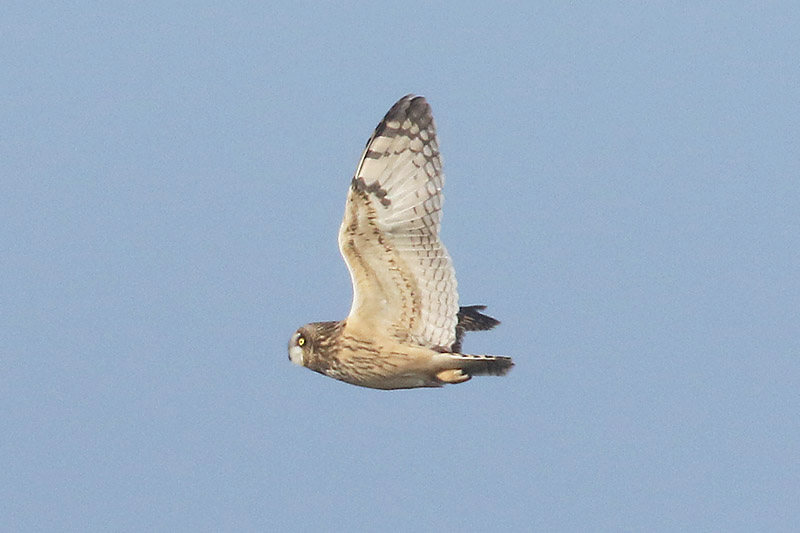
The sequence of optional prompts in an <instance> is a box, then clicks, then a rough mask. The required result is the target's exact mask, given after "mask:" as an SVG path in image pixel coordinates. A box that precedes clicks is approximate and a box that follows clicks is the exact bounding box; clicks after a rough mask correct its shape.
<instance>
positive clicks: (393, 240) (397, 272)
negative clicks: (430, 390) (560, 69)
mask: <svg viewBox="0 0 800 533" xmlns="http://www.w3.org/2000/svg"><path fill="white" fill-rule="evenodd" d="M443 184H444V175H443V174H442V162H441V157H440V156H439V148H438V143H437V140H436V128H435V126H434V123H433V116H432V115H431V108H430V106H429V105H428V102H427V101H425V98H423V97H421V96H414V95H408V96H404V97H403V98H401V99H400V100H399V101H398V102H397V103H396V104H395V105H394V106H392V108H391V109H390V110H389V112H388V113H387V114H386V116H385V117H384V118H383V120H382V121H381V122H380V124H378V127H377V128H376V129H375V132H374V133H373V134H372V137H370V139H369V141H367V146H366V148H365V150H364V153H363V155H362V156H361V161H360V162H359V164H358V168H357V169H356V173H355V176H354V177H353V180H352V182H351V184H350V190H349V191H348V194H347V202H346V205H345V212H344V220H343V221H342V225H341V228H340V229H339V249H340V251H341V253H342V256H343V257H344V260H345V262H346V263H347V268H348V269H349V271H350V277H351V279H352V282H353V305H352V307H351V309H350V314H349V315H348V316H347V318H346V319H344V320H341V321H338V322H312V323H310V324H306V325H305V326H303V327H301V328H300V329H298V330H297V331H296V332H295V334H294V335H293V336H292V338H291V340H290V341H289V359H290V360H291V361H292V362H293V363H296V364H298V365H300V366H305V367H307V368H310V369H311V370H314V371H316V372H319V373H320V374H324V375H326V376H329V377H332V378H335V379H338V380H341V381H345V382H347V383H351V384H353V385H360V386H362V387H370V388H374V389H411V388H416V387H441V386H443V385H444V384H446V383H462V382H464V381H467V380H469V379H470V378H471V377H472V376H480V375H493V376H502V375H505V374H506V373H508V371H509V370H510V369H511V367H512V366H513V365H514V363H513V362H512V360H511V358H510V357H503V356H497V355H468V354H463V353H460V352H461V341H462V339H463V336H464V333H465V332H466V331H480V330H487V329H492V328H493V327H495V326H496V325H497V324H499V322H498V321H497V320H495V319H494V318H492V317H489V316H487V315H484V314H482V313H481V312H480V311H482V310H483V309H485V307H484V306H467V307H461V308H459V305H458V292H457V291H456V276H455V271H454V270H453V263H452V261H451V260H450V256H449V255H448V253H447V250H446V249H445V247H444V244H442V241H441V240H439V227H440V224H441V218H442V201H443V195H442V186H443Z"/></svg>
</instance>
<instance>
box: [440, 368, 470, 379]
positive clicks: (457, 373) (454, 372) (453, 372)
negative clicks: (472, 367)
mask: <svg viewBox="0 0 800 533" xmlns="http://www.w3.org/2000/svg"><path fill="white" fill-rule="evenodd" d="M471 377H472V376H470V375H469V374H465V373H464V372H463V371H462V370H461V369H460V368H452V369H448V370H442V371H440V372H437V373H436V379H438V380H439V381H444V382H445V383H464V382H465V381H468V380H469V379H470V378H471Z"/></svg>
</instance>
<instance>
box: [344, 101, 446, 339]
mask: <svg viewBox="0 0 800 533" xmlns="http://www.w3.org/2000/svg"><path fill="white" fill-rule="evenodd" d="M443 184H444V175H443V174H442V163H441V158H440V156H439V148H438V143H437V141H436V128H435V126H434V123H433V116H432V115H431V108H430V106H429V105H428V103H427V102H426V101H425V99H424V98H423V97H421V96H413V95H408V96H404V97H403V98H401V99H400V100H399V101H398V102H397V103H396V104H395V105H394V106H392V108H391V109H390V110H389V112H388V113H387V114H386V116H385V117H384V118H383V120H382V121H381V123H380V124H378V127H377V128H376V129H375V133H373V134H372V137H371V138H370V140H369V141H368V142H367V147H366V149H365V150H364V154H363V155H362V156H361V162H360V163H359V165H358V169H357V170H356V173H355V176H354V177H353V181H352V184H351V186H350V191H349V193H348V195H347V205H346V207H345V213H344V220H343V221H342V227H341V229H340V231H339V249H340V250H341V252H342V256H343V257H344V259H345V262H346V263H347V267H348V269H349V270H350V276H351V278H352V280H353V307H352V308H351V309H350V315H349V316H348V318H347V322H348V328H349V327H354V328H358V327H361V326H369V327H374V328H379V331H384V332H387V333H391V334H392V335H394V336H395V337H396V338H398V339H399V340H402V341H405V342H413V343H417V344H420V345H423V346H428V347H431V348H434V349H440V350H443V351H448V350H449V349H450V347H451V346H452V345H453V343H454V342H455V339H456V333H455V329H456V328H455V327H456V323H457V317H456V314H457V312H458V292H457V290H456V276H455V272H454V270H453V264H452V261H451V260H450V256H449V255H448V253H447V250H446V249H445V247H444V245H443V244H442V242H441V241H440V240H439V227H440V223H441V218H442V201H443V196H442V186H443Z"/></svg>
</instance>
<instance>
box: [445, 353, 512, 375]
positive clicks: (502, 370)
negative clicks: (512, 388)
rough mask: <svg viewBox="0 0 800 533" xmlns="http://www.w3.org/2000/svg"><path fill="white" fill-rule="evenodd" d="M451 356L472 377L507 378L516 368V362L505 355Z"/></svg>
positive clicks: (457, 354) (458, 354) (455, 354)
mask: <svg viewBox="0 0 800 533" xmlns="http://www.w3.org/2000/svg"><path fill="white" fill-rule="evenodd" d="M449 355H450V357H451V359H452V360H453V361H454V362H455V363H456V365H457V366H458V368H460V369H461V370H462V371H463V372H464V373H466V374H469V375H470V376H505V375H506V374H508V372H509V371H510V370H511V367H513V366H514V361H513V360H512V359H511V358H510V357H506V356H503V355H470V354H461V353H454V354H449Z"/></svg>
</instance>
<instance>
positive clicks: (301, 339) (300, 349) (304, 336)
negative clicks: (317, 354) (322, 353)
mask: <svg viewBox="0 0 800 533" xmlns="http://www.w3.org/2000/svg"><path fill="white" fill-rule="evenodd" d="M311 350H312V344H311V335H310V332H309V331H308V329H307V328H306V326H303V327H302V328H300V329H298V330H297V331H295V333H294V335H292V338H291V339H289V360H290V361H291V362H292V363H294V364H296V365H300V366H305V362H306V361H308V360H309V359H310V357H311Z"/></svg>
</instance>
